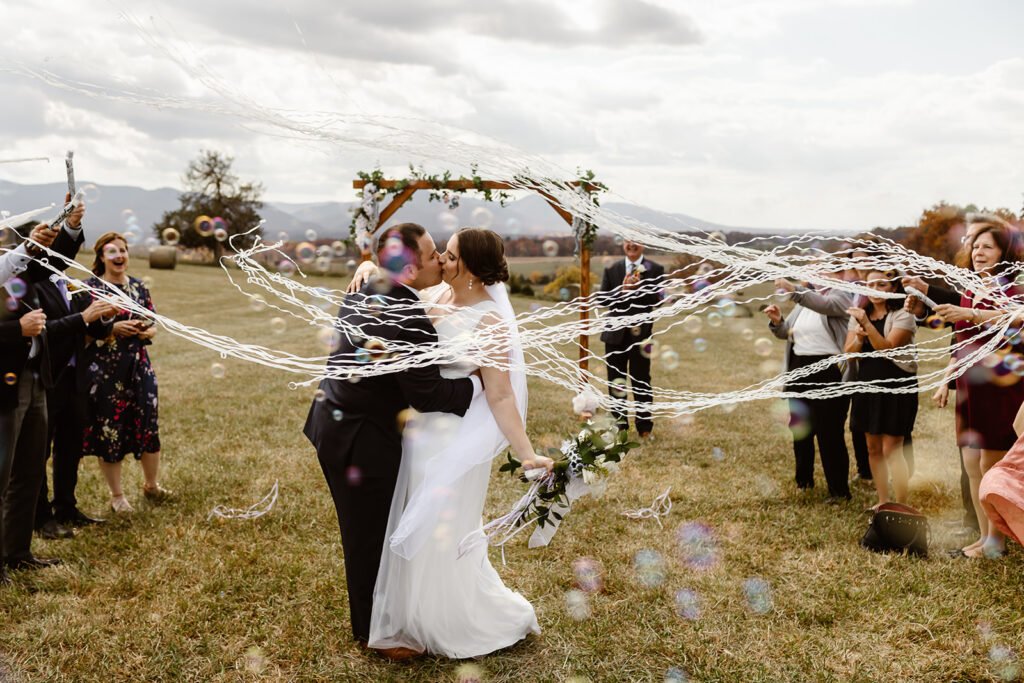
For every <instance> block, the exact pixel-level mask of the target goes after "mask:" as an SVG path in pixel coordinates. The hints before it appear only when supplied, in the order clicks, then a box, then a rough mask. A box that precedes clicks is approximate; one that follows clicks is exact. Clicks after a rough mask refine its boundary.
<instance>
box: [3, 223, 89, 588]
mask: <svg viewBox="0 0 1024 683" xmlns="http://www.w3.org/2000/svg"><path fill="white" fill-rule="evenodd" d="M83 214H84V209H83V208H82V207H79V208H77V209H76V210H75V211H73V212H72V213H71V214H70V216H68V219H67V221H66V222H65V224H64V226H63V228H61V229H60V230H59V231H52V230H49V227H48V226H46V225H45V224H43V225H38V226H36V227H35V228H34V229H33V230H32V233H31V238H32V239H33V240H34V241H35V242H37V243H38V244H39V245H42V246H45V247H48V248H51V249H52V250H53V251H54V252H55V253H57V254H60V255H61V256H64V257H66V258H69V259H72V258H74V257H75V255H76V254H77V253H78V247H79V245H80V244H81V242H82V229H81V221H82V215H83ZM47 233H49V234H47ZM20 249H21V247H19V250H20ZM19 250H15V253H16V254H17V256H15V257H11V258H15V260H16V263H15V265H14V266H11V265H10V264H11V262H10V261H9V260H7V259H5V260H4V261H5V263H6V264H7V267H8V268H10V269H11V271H10V272H8V273H2V274H3V275H5V276H6V277H7V278H8V279H6V280H5V281H4V286H5V289H6V293H5V294H6V296H4V297H3V298H4V299H5V304H6V305H4V306H2V307H0V376H2V378H3V381H2V382H0V554H2V562H0V584H6V583H8V581H9V579H8V576H7V569H39V568H42V567H49V566H52V565H55V564H59V563H60V560H59V559H57V558H44V557H38V556H36V555H34V554H33V553H32V550H31V544H32V528H33V526H34V520H33V517H34V515H35V508H36V497H37V495H38V494H39V481H40V479H41V478H42V477H43V476H45V467H46V465H45V440H46V393H45V390H46V387H47V386H49V384H50V374H49V364H48V363H47V362H46V360H47V354H48V344H47V337H46V335H45V334H44V329H45V325H46V315H45V314H44V313H43V311H41V310H39V306H38V299H37V297H36V290H35V283H37V282H39V281H40V280H42V279H43V278H45V277H47V276H48V275H49V274H50V273H51V272H52V271H50V270H49V269H48V268H47V267H45V266H47V265H49V266H52V267H53V268H56V269H58V270H62V269H63V268H64V267H66V264H65V263H64V262H63V261H61V260H59V259H51V258H50V257H48V256H44V255H42V253H41V250H40V247H38V246H36V245H33V244H27V245H25V247H24V250H23V251H19ZM26 255H27V256H32V257H33V258H34V259H37V260H33V261H32V262H30V263H27V264H26V263H24V261H23V260H22V259H21V258H19V257H20V256H26ZM19 267H23V268H24V272H23V273H16V272H15V271H17V269H18V268H19ZM12 274H19V275H20V276H21V277H17V278H15V277H11V275H12Z"/></svg>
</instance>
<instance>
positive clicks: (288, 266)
mask: <svg viewBox="0 0 1024 683" xmlns="http://www.w3.org/2000/svg"><path fill="white" fill-rule="evenodd" d="M296 270H298V268H297V267H296V265H295V264H294V263H292V262H291V261H289V260H288V259H281V260H280V261H278V263H277V272H279V273H281V275H284V276H285V277H291V276H292V275H295V271H296Z"/></svg>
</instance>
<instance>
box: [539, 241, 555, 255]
mask: <svg viewBox="0 0 1024 683" xmlns="http://www.w3.org/2000/svg"><path fill="white" fill-rule="evenodd" d="M541 250H542V251H543V252H544V255H545V256H547V257H548V258H554V257H555V256H558V242H556V241H554V240H544V244H542V245H541Z"/></svg>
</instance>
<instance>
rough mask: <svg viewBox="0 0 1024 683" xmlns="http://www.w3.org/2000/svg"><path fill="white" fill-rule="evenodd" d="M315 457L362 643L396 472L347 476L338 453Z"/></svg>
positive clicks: (354, 629) (354, 626) (366, 635)
mask: <svg viewBox="0 0 1024 683" xmlns="http://www.w3.org/2000/svg"><path fill="white" fill-rule="evenodd" d="M367 447H368V448H373V445H368V446H367ZM318 458H319V460H320V468H321V469H322V470H323V472H324V477H325V478H326V479H327V486H328V488H330V490H331V497H332V498H333V499H334V508H335V510H337V512H338V526H339V527H340V528H341V547H342V550H343V552H344V553H345V580H346V583H347V584H348V609H349V615H350V618H351V620H352V635H353V637H354V638H355V639H356V640H361V641H363V642H366V641H367V640H369V639H370V613H371V611H372V610H373V586H374V584H375V583H376V582H377V570H378V569H380V555H381V551H382V550H383V549H384V537H385V535H386V534H387V526H388V514H389V513H390V511H391V497H392V496H393V495H394V493H395V482H396V480H397V472H396V473H395V474H394V475H393V476H389V477H366V476H362V477H350V476H349V472H348V471H347V470H348V468H347V467H344V466H343V465H342V463H341V462H340V461H341V460H342V458H341V455H340V454H336V453H318ZM346 461H347V459H346Z"/></svg>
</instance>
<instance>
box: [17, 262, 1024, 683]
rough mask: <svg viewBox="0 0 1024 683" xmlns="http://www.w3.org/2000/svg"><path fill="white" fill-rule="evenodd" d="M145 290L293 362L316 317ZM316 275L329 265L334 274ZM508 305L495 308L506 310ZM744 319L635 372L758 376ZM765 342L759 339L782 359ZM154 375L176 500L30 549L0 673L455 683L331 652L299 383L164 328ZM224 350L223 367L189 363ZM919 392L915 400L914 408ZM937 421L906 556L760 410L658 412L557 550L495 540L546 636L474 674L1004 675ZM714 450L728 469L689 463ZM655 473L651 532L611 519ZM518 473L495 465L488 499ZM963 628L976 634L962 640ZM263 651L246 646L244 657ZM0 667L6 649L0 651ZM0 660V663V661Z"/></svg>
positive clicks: (317, 479) (988, 588)
mask: <svg viewBox="0 0 1024 683" xmlns="http://www.w3.org/2000/svg"><path fill="white" fill-rule="evenodd" d="M135 272H136V273H137V274H139V275H146V274H148V275H151V276H152V277H153V279H154V281H155V283H154V286H153V297H154V300H155V302H156V305H157V307H158V308H159V310H161V311H162V312H164V313H166V314H169V315H171V316H173V317H175V318H177V319H178V320H182V321H187V322H189V323H191V324H195V325H199V326H202V327H205V328H206V329H209V330H212V331H215V332H223V333H227V334H231V335H232V336H234V337H236V338H238V339H242V340H247V341H254V342H262V343H268V344H271V345H274V346H277V347H279V348H285V349H288V350H292V351H295V352H300V353H303V352H304V353H309V352H310V350H311V349H313V348H314V331H313V330H312V329H309V328H301V327H299V326H298V325H297V324H295V323H291V324H290V325H289V327H288V329H287V330H286V331H285V332H284V333H282V334H280V335H276V334H273V333H271V332H270V331H269V328H268V326H267V321H268V319H269V318H270V317H271V314H270V313H260V314H256V313H252V312H251V311H250V310H249V309H248V307H247V306H246V305H245V302H244V301H243V299H242V298H241V297H240V296H239V295H238V294H237V293H235V292H234V291H233V290H232V289H230V288H229V287H228V286H226V284H225V281H224V278H223V275H222V274H221V273H219V272H218V271H217V270H214V269H210V268H202V267H196V266H182V267H179V269H178V270H176V271H173V272H167V271H153V272H152V273H148V272H147V270H146V268H145V267H144V266H141V265H140V266H138V267H136V268H135ZM333 282H334V283H335V284H337V282H338V281H337V280H334V281H333ZM528 303H529V302H528V301H521V302H517V305H521V306H522V307H525V306H527V305H528ZM746 324H750V325H752V326H753V328H754V329H755V330H756V331H757V332H758V336H760V333H761V331H762V330H763V329H764V326H763V325H764V323H763V321H762V320H761V319H753V320H739V321H727V324H726V325H725V326H723V327H721V328H719V329H713V330H706V331H705V333H704V336H705V337H706V338H707V339H708V340H709V341H710V347H709V349H708V350H707V351H706V352H704V353H703V354H698V353H696V352H695V351H692V350H691V349H692V340H690V339H688V338H686V336H685V335H684V333H683V332H682V331H679V332H678V334H677V333H675V332H673V334H672V336H673V337H674V339H673V340H671V343H673V345H674V346H675V347H676V348H677V349H678V350H680V353H681V356H682V362H681V363H680V365H679V368H678V369H677V370H675V371H673V372H669V371H668V370H667V369H665V368H657V369H656V371H655V372H656V378H655V379H656V380H657V381H658V382H660V383H663V384H665V385H666V386H668V385H672V386H687V387H691V388H693V389H705V390H724V389H734V388H739V387H742V386H746V385H747V384H749V383H750V382H752V381H753V380H754V379H755V378H757V377H758V376H759V370H758V366H759V365H760V363H761V361H762V359H761V358H759V357H757V356H756V355H754V354H753V353H752V351H751V342H749V341H743V340H742V339H741V338H740V337H739V336H738V335H737V334H736V328H735V326H736V325H746ZM781 350H782V345H781V343H780V344H779V345H778V346H777V348H776V352H777V353H778V354H781ZM153 357H154V362H155V364H156V369H157V375H158V378H159V381H160V391H161V405H162V419H161V427H162V437H163V443H164V449H165V451H164V452H165V461H164V467H163V477H162V481H163V483H164V484H165V485H167V486H169V487H170V488H172V489H174V490H175V491H177V492H178V497H177V499H176V500H175V501H174V502H173V503H170V504H167V505H165V506H162V507H152V506H150V505H147V504H146V503H145V502H144V501H143V500H142V497H141V495H140V492H139V488H138V482H139V481H140V474H139V470H138V467H137V465H136V464H134V463H129V464H127V465H126V481H127V482H128V485H127V486H126V490H127V491H128V493H129V496H130V497H132V498H133V499H134V501H135V502H136V506H137V508H138V512H137V513H136V514H135V515H134V517H133V518H131V519H130V520H114V521H111V522H109V523H108V524H106V525H104V526H103V527H100V528H89V529H84V530H82V531H81V532H80V533H79V535H78V536H77V537H76V538H75V539H71V540H65V541H51V542H44V541H36V545H35V548H36V550H37V551H38V552H39V553H40V554H43V555H58V556H60V557H62V558H64V560H65V564H64V565H63V566H62V567H60V568H57V569H52V570H45V571H40V572H35V573H25V572H22V573H20V574H18V575H16V577H15V584H14V586H13V587H12V588H8V589H5V590H2V591H0V612H2V616H0V619H2V624H3V625H2V627H0V652H2V653H5V654H4V655H0V677H3V674H5V673H7V674H9V675H11V676H23V677H25V678H27V679H31V680H43V679H45V680H102V681H119V680H178V679H188V680H238V679H243V680H248V679H255V678H258V677H266V678H271V679H276V678H280V679H287V680H361V681H378V680H381V681H390V680H394V681H398V680H419V681H437V680H454V678H455V671H456V669H457V667H458V666H459V663H457V662H451V661H447V660H443V659H433V658H427V659H422V660H419V661H416V662H413V663H409V664H402V665H393V664H390V663H388V662H386V661H384V660H381V659H379V658H376V657H373V656H369V655H367V654H365V653H363V652H361V651H360V650H358V649H357V648H356V647H355V645H354V644H353V643H352V642H351V641H350V635H349V627H348V617H347V605H346V595H345V588H344V576H343V571H342V567H343V565H342V558H341V552H340V543H339V536H338V530H337V525H336V522H335V518H334V510H333V506H332V504H331V500H330V496H329V494H328V492H327V487H326V485H325V483H324V481H323V477H322V475H321V473H320V470H319V466H318V464H317V461H316V458H315V454H314V453H313V450H312V448H311V447H310V446H309V444H308V443H307V442H306V440H305V439H304V438H303V437H302V435H301V433H300V429H301V425H302V422H303V419H304V417H305V413H306V409H307V407H308V404H309V401H310V397H311V394H312V389H302V390H296V391H292V390H289V389H288V387H287V383H288V381H289V380H290V379H291V378H290V377H289V376H286V375H285V374H283V373H281V372H277V371H273V370H269V369H266V368H263V367H260V366H255V365H247V364H244V363H240V362H236V361H230V360H228V361H221V359H219V358H218V357H217V355H216V354H214V353H212V352H209V351H206V350H204V349H200V348H198V347H195V346H192V345H190V344H188V343H186V342H184V341H182V340H179V339H176V338H173V337H171V336H169V335H168V334H166V333H162V334H161V335H160V336H158V338H157V343H156V344H155V346H154V347H153ZM214 362H223V363H224V364H225V365H226V367H227V375H226V376H225V377H224V378H223V379H213V378H212V377H211V374H210V372H209V368H210V366H211V364H212V363H214ZM531 391H532V394H531V402H530V419H529V424H530V431H531V434H532V435H533V437H534V439H535V441H536V442H537V443H538V444H541V443H543V444H545V445H548V444H553V443H555V442H557V440H558V439H559V438H560V435H561V434H563V433H565V432H566V431H567V430H569V429H571V428H572V427H573V426H574V425H575V422H574V419H573V416H572V415H570V413H569V398H570V394H569V392H568V391H567V390H566V389H564V388H561V387H556V386H552V385H550V384H543V383H539V382H536V381H531ZM922 398H924V397H922ZM951 432H952V415H951V412H950V411H949V410H948V409H947V410H945V411H939V410H937V409H935V408H933V407H932V406H930V405H929V404H928V403H927V402H926V401H924V400H922V404H921V414H920V418H919V422H918V429H917V433H916V444H917V461H918V473H917V474H916V476H915V478H914V480H913V481H912V500H911V502H912V503H915V504H917V505H919V506H920V507H922V508H923V510H924V512H925V513H926V514H928V515H929V516H930V517H931V519H932V531H933V535H934V539H933V548H935V549H936V552H934V553H933V556H932V557H931V558H929V559H927V560H919V559H913V558H905V557H889V556H882V555H874V554H871V553H868V552H865V551H862V550H861V549H860V548H859V547H858V546H857V540H858V538H859V536H860V534H861V533H862V531H863V528H864V524H865V519H866V517H865V515H864V514H863V512H862V511H863V509H864V508H865V507H867V506H868V505H869V504H870V503H871V502H872V501H871V494H870V492H869V491H866V490H864V489H857V490H856V491H855V493H854V501H853V502H852V503H850V504H849V505H840V506H829V505H826V504H825V502H824V497H825V493H824V490H823V489H824V485H823V484H824V479H823V477H822V475H821V473H820V470H819V472H818V481H819V488H818V489H816V490H815V491H814V492H813V493H811V494H810V495H798V493H797V491H796V490H795V486H794V485H793V484H792V482H791V479H792V454H791V449H790V438H789V436H788V435H787V434H786V433H785V432H784V431H782V430H781V429H780V428H779V427H778V425H776V424H775V423H774V422H773V421H772V418H771V416H770V411H769V410H768V406H766V405H765V404H763V403H758V404H750V405H741V406H739V407H737V408H736V409H735V411H733V412H731V413H726V412H724V411H721V410H716V411H709V412H706V413H703V414H700V415H698V416H697V418H696V420H695V421H694V423H693V424H691V425H684V424H682V423H680V422H675V423H669V422H667V421H661V422H659V423H658V424H657V425H656V427H655V433H656V436H657V440H656V441H655V442H654V443H653V444H649V445H645V446H644V447H643V449H642V450H641V451H640V452H638V453H635V454H633V455H631V456H630V457H629V458H628V460H627V466H626V467H625V468H624V470H623V472H622V473H621V474H620V475H619V476H618V477H616V478H615V479H614V480H613V482H612V483H611V485H610V487H609V490H608V493H607V494H606V495H605V496H604V497H603V498H601V499H595V498H586V499H583V500H581V501H580V502H579V503H578V504H577V506H576V507H575V508H574V510H573V513H572V515H571V516H570V517H569V518H568V520H567V521H566V523H565V525H564V527H563V529H562V530H561V531H560V532H559V535H558V536H557V537H556V539H555V541H554V542H553V544H552V545H551V546H550V547H548V548H545V549H540V550H528V549H527V548H525V547H524V546H523V545H522V544H514V545H512V546H510V547H509V548H508V550H507V552H506V555H507V559H508V564H507V566H500V554H499V553H492V558H493V560H494V562H495V563H496V564H498V565H499V572H500V573H501V574H502V576H503V577H504V579H505V581H506V582H507V583H508V584H509V585H511V586H513V587H515V588H516V589H517V590H519V591H521V592H522V593H523V594H524V595H525V596H527V597H528V598H529V599H530V600H531V601H532V602H533V604H534V605H535V606H536V609H537V612H538V617H539V619H540V623H541V627H542V629H543V635H541V636H539V637H531V638H529V639H527V640H526V641H525V642H523V643H520V644H519V645H518V646H516V647H513V648H511V649H509V650H506V651H503V652H499V653H497V654H495V655H492V656H490V657H487V658H484V659H482V660H480V661H478V662H476V665H477V666H478V667H479V668H480V669H481V670H482V671H483V673H484V676H485V678H486V680H489V681H524V680H529V681H532V680H537V681H561V680H566V679H568V678H570V677H572V676H585V677H587V678H589V679H590V680H592V681H624V680H636V681H647V680H655V681H660V680H662V678H663V676H664V674H665V671H666V670H667V669H668V668H669V667H673V666H676V667H680V668H682V669H684V670H685V671H686V672H688V673H689V675H690V676H691V677H692V678H693V679H695V680H709V681H734V680H844V681H845V680H921V681H936V680H981V679H987V678H990V677H992V676H995V675H997V674H998V673H1000V670H999V669H998V667H997V666H996V665H995V664H993V662H991V661H990V659H989V657H988V652H989V649H990V648H991V647H992V646H993V645H1000V644H1001V645H1006V646H1010V647H1012V648H1014V649H1016V650H1017V651H1020V649H1021V647H1022V646H1024V641H1022V636H1021V624H1022V623H1024V620H1022V618H1021V614H1022V613H1024V593H1022V591H1021V585H1022V583H1024V565H1022V562H1021V560H1022V557H1024V555H1022V553H1021V551H1020V548H1019V547H1016V546H1013V547H1012V548H1011V552H1010V554H1009V556H1008V557H1007V558H1005V559H1004V560H1002V561H1001V562H983V563H982V562H968V561H951V560H948V559H947V558H946V557H945V554H944V553H942V552H941V548H943V547H948V546H952V545H953V544H954V541H953V539H952V538H951V537H949V536H948V535H947V534H948V530H947V528H946V527H945V526H944V525H943V524H942V520H944V519H954V518H956V517H957V510H958V507H959V502H958V490H957V488H956V485H957V472H958V470H957V465H956V460H955V458H956V451H955V449H954V447H953V445H952V438H951ZM716 446H717V447H720V448H722V449H723V450H724V453H725V458H724V459H723V460H721V461H718V460H715V459H713V458H712V457H711V449H712V448H714V447H716ZM275 479H279V480H280V486H281V497H280V500H279V501H278V503H277V506H276V508H275V509H274V510H273V512H272V513H271V514H269V515H266V516H265V517H263V518H261V519H259V520H256V521H248V522H246V521H227V522H221V521H207V519H206V516H207V514H208V513H209V511H210V509H211V508H212V507H213V506H214V505H216V504H218V503H223V504H227V505H229V506H232V507H246V506H248V505H249V504H251V503H253V502H255V501H257V500H259V499H260V498H261V497H262V496H263V495H264V494H265V493H266V492H267V491H268V490H269V489H270V487H271V485H272V484H273V482H274V480H275ZM669 486H671V487H672V499H673V508H672V512H671V514H670V515H669V516H668V517H667V518H666V519H665V520H664V525H665V528H664V529H661V528H659V526H658V525H657V524H656V523H655V522H654V521H652V520H643V521H635V520H628V519H625V518H623V517H621V516H620V512H621V511H622V510H624V509H626V508H636V507H640V506H644V505H648V504H650V502H651V500H652V499H653V498H654V497H655V496H657V495H658V494H659V493H661V492H663V491H664V490H665V489H666V488H667V487H669ZM520 492H521V487H520V486H518V485H516V484H514V483H513V482H511V481H510V480H508V479H507V478H504V477H501V478H499V477H498V476H497V474H496V475H495V478H494V480H493V483H492V487H491V494H490V498H489V501H488V509H487V512H488V514H492V515H493V514H496V513H499V512H501V511H503V510H505V509H507V507H508V505H509V504H510V503H511V501H512V500H513V499H514V498H515V497H516V496H517V495H519V493H520ZM79 498H80V501H81V504H82V507H83V508H84V509H86V510H89V511H100V510H102V508H103V507H104V506H105V504H106V496H105V493H104V486H103V483H102V480H101V478H100V475H99V472H98V469H97V467H96V464H95V461H93V460H89V461H87V462H86V463H85V464H84V466H83V472H82V478H81V483H80V485H79ZM693 520H699V521H702V522H704V523H706V524H707V525H709V526H710V527H712V528H713V529H714V531H715V534H716V537H717V540H718V551H719V556H720V558H719V561H718V562H717V563H716V564H715V565H714V566H713V567H712V568H710V569H709V570H706V571H697V570H694V569H691V568H689V567H688V566H687V565H686V564H684V563H683V562H681V561H679V559H678V556H677V552H676V548H675V543H674V530H675V529H676V527H677V526H678V525H680V524H681V523H683V522H685V521H693ZM645 548H651V549H655V550H658V551H659V552H660V553H661V554H662V556H663V558H664V581H663V582H660V583H658V584H657V585H653V586H645V585H643V584H642V582H640V581H639V580H638V576H637V574H636V573H635V571H634V569H633V557H634V554H635V553H636V552H637V551H639V550H641V549H645ZM581 556H588V557H592V558H594V559H596V560H599V561H600V562H601V563H602V565H603V567H604V570H605V578H606V583H607V586H606V589H605V591H604V592H602V593H600V594H596V595H593V596H591V599H590V606H591V616H590V617H589V618H587V619H584V620H582V621H576V620H573V619H572V618H570V616H569V615H568V613H567V611H566V609H565V597H564V595H565V592H566V590H568V589H569V588H570V587H571V585H572V561H573V560H574V559H576V558H578V557H581ZM748 577H760V578H762V579H764V580H765V581H766V582H767V583H768V584H769V585H770V587H771V597H772V610H771V611H770V612H769V613H768V614H765V615H757V614H754V613H753V612H752V611H751V610H750V609H749V608H748V606H747V602H746V600H745V599H744V595H743V591H742V589H741V582H742V581H743V580H744V579H745V578H748ZM683 588H687V589H691V590H694V591H696V592H697V593H698V594H699V596H700V608H701V615H700V616H699V618H697V619H695V620H686V619H682V618H680V617H679V616H678V615H677V614H676V612H675V604H674V597H673V596H674V595H675V592H676V591H677V590H680V589H683ZM979 622H989V623H991V625H992V633H991V635H990V636H987V637H983V635H981V634H979V630H978V627H977V625H978V624H979ZM250 648H259V649H260V650H259V657H262V659H259V658H258V657H254V658H250V660H249V661H248V664H247V660H246V654H247V652H250V654H252V651H251V650H250ZM4 660H6V664H5V663H4ZM5 666H6V667H8V668H9V669H10V671H9V672H5V668H4V667H5Z"/></svg>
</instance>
